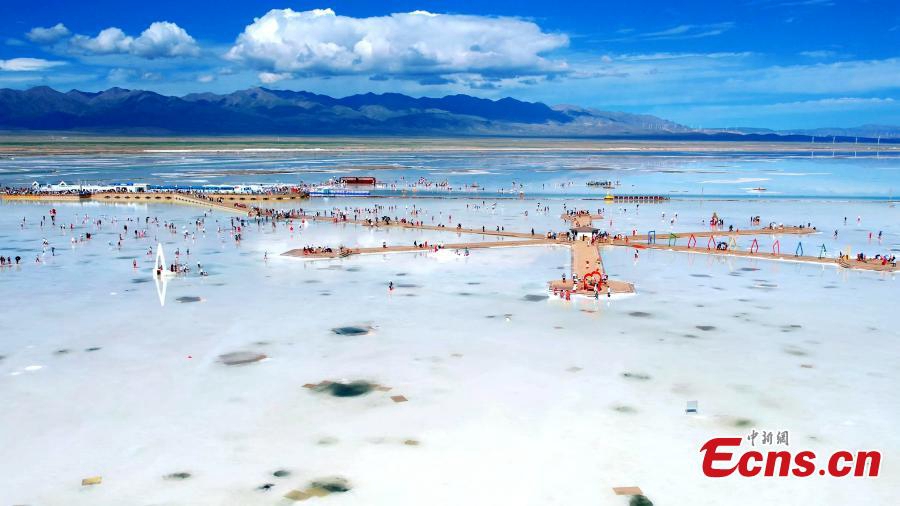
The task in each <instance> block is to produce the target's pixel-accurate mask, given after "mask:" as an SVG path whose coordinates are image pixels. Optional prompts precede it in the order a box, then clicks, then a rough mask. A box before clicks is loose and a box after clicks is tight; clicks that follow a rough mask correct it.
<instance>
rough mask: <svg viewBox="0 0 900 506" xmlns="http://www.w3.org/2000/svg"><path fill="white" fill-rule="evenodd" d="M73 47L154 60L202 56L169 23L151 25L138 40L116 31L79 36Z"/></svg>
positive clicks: (190, 40)
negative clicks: (91, 35)
mask: <svg viewBox="0 0 900 506" xmlns="http://www.w3.org/2000/svg"><path fill="white" fill-rule="evenodd" d="M69 46H70V47H71V48H72V49H73V50H74V51H76V52H80V53H87V54H131V55H135V56H141V57H144V58H151V59H152V58H171V57H176V56H196V55H198V54H199V53H200V49H199V47H198V46H197V42H196V41H195V40H194V38H193V37H191V36H190V35H189V34H188V33H187V32H186V31H185V30H184V29H183V28H181V27H180V26H178V25H176V24H175V23H169V22H168V21H157V22H155V23H153V24H151V25H150V26H149V27H148V28H147V29H146V30H144V31H143V32H142V33H141V35H140V36H138V37H136V38H135V37H131V36H129V35H126V34H125V32H123V31H122V30H121V29H119V28H116V27H110V28H107V29H105V30H101V31H100V33H98V34H97V36H96V37H89V36H87V35H75V36H73V37H72V38H71V39H70V40H69Z"/></svg>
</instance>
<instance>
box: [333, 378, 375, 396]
mask: <svg viewBox="0 0 900 506" xmlns="http://www.w3.org/2000/svg"><path fill="white" fill-rule="evenodd" d="M374 388H375V385H373V384H371V383H369V382H368V381H353V382H351V383H329V384H327V385H325V386H324V387H322V388H321V391H324V392H328V393H330V394H331V395H333V396H335V397H359V396H360V395H365V394H367V393H369V392H371V391H372V389H374Z"/></svg>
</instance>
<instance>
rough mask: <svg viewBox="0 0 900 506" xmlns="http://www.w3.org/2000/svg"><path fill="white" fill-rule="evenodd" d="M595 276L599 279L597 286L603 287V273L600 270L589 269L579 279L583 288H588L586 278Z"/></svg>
mask: <svg viewBox="0 0 900 506" xmlns="http://www.w3.org/2000/svg"><path fill="white" fill-rule="evenodd" d="M594 276H597V277H598V278H599V279H598V280H597V288H603V273H601V272H600V270H599V269H598V270H595V271H591V272H589V273H587V274H585V275H584V278H582V280H581V286H582V288H584V289H585V290H589V288H588V279H589V278H592V277H594Z"/></svg>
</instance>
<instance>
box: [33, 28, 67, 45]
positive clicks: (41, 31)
mask: <svg viewBox="0 0 900 506" xmlns="http://www.w3.org/2000/svg"><path fill="white" fill-rule="evenodd" d="M69 33H70V32H69V29H68V28H66V25H64V24H62V23H56V24H55V25H53V26H50V27H47V28H43V27H40V26H36V27H34V28H32V29H31V30H29V31H28V33H26V34H25V36H26V37H28V40H30V41H31V42H36V43H38V44H53V43H54V42H56V41H58V40H60V39H62V38H63V37H68V35H69Z"/></svg>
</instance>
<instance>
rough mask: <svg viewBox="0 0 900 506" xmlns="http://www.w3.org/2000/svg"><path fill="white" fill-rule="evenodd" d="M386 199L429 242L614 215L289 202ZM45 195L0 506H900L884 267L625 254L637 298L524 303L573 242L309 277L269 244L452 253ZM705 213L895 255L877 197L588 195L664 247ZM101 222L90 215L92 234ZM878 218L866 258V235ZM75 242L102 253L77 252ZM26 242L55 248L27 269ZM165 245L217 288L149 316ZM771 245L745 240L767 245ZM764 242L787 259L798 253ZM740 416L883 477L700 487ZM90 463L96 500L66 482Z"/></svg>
mask: <svg viewBox="0 0 900 506" xmlns="http://www.w3.org/2000/svg"><path fill="white" fill-rule="evenodd" d="M509 163H510V164H513V162H509ZM375 203H379V204H384V205H396V206H398V209H397V210H396V211H393V212H391V213H390V215H395V214H396V215H399V216H403V215H406V213H408V212H409V210H410V209H411V207H412V206H414V205H415V206H417V207H418V208H421V209H424V210H423V212H422V213H420V215H419V218H418V219H422V220H423V221H426V222H429V221H430V219H431V217H432V216H433V217H434V219H435V222H444V221H446V222H447V223H448V227H449V226H451V225H450V224H452V223H455V222H461V223H463V225H464V226H467V227H468V226H471V227H479V226H481V225H484V226H486V227H496V226H501V225H502V226H504V227H505V228H506V229H507V230H520V231H528V230H529V229H530V228H532V227H533V228H535V229H536V230H537V231H538V232H541V231H543V230H547V229H554V230H558V229H562V228H563V224H562V222H561V221H560V220H559V218H558V217H559V215H560V213H561V212H563V205H564V204H565V205H566V206H567V207H568V208H573V207H576V208H585V207H589V208H591V209H595V208H596V207H597V206H600V207H602V206H603V203H602V202H598V201H584V200H578V199H572V198H569V199H563V198H561V197H558V198H553V199H551V200H547V199H542V200H541V203H542V205H549V206H550V207H551V209H550V211H548V212H546V213H543V212H537V209H538V207H539V206H538V200H531V199H526V200H522V201H519V200H496V201H493V200H487V201H485V202H484V204H483V205H482V204H481V202H480V201H473V200H447V199H409V200H395V199H385V200H383V201H382V200H377V199H366V200H350V199H331V200H328V201H324V200H312V201H310V202H309V203H305V204H304V205H305V207H308V208H311V209H319V210H328V209H331V208H333V207H339V208H344V207H346V206H351V207H366V206H372V205H374V204H375ZM494 204H496V205H494ZM467 205H468V206H469V207H468V208H467V207H466V206H467ZM475 206H481V207H480V208H475ZM55 207H56V208H57V209H58V210H59V215H60V217H59V218H58V221H59V223H61V224H65V225H68V224H69V223H71V224H73V225H74V227H75V228H74V230H71V231H70V230H69V229H65V230H60V229H51V228H50V227H49V226H45V227H43V228H42V227H41V226H40V225H39V223H40V217H41V216H42V215H44V214H46V212H47V210H48V209H49V206H48V205H44V204H20V203H15V204H9V203H5V204H0V236H2V238H0V254H5V255H11V256H15V255H16V254H20V255H22V256H23V258H24V260H23V265H21V266H19V267H11V268H3V269H0V300H3V301H4V306H5V308H6V309H7V311H6V312H5V313H4V315H5V317H4V318H3V319H0V335H2V336H3V337H2V339H0V356H2V357H3V359H0V392H2V393H0V400H2V402H3V405H4V408H5V409H4V410H3V411H2V412H0V434H2V435H3V454H4V455H5V456H7V458H5V459H3V460H2V461H0V490H2V491H3V493H2V496H3V499H4V500H5V501H6V502H8V503H10V504H67V505H98V504H179V505H181V504H183V505H188V504H190V505H207V504H208V505H217V504H248V505H251V504H260V505H263V504H280V503H282V502H284V500H283V499H281V498H282V496H283V495H284V494H285V493H287V492H289V491H290V490H294V489H298V490H302V489H304V488H305V487H307V486H308V485H309V484H310V483H313V482H316V481H323V480H328V479H331V478H333V477H341V478H343V479H346V480H347V483H349V484H350V487H349V490H348V491H346V492H342V493H336V494H331V495H329V496H328V497H326V498H321V499H315V500H316V501H322V502H323V503H324V501H327V502H328V503H329V504H385V505H387V504H390V505H396V504H447V505H450V504H514V503H515V504H559V505H573V504H614V505H615V504H621V505H624V504H627V498H625V497H617V496H615V495H613V493H612V491H611V487H616V486H632V485H636V486H640V487H641V488H642V489H643V491H644V493H645V495H646V496H647V497H648V498H650V499H651V500H652V501H653V502H654V503H655V504H677V505H682V504H684V505H689V504H705V505H706V504H708V505H723V506H724V505H728V506H732V505H743V504H747V505H756V504H783V503H784V502H785V501H786V500H789V501H790V502H792V503H794V502H796V503H803V504H851V503H853V504H857V503H858V504H893V503H896V502H897V501H898V499H900V473H898V471H897V467H896V466H895V465H893V464H892V462H893V460H892V459H894V458H895V457H894V456H896V455H900V437H898V436H897V433H896V430H895V424H896V420H898V419H900V394H898V392H897V389H896V385H897V384H900V377H898V375H900V372H898V369H897V367H896V366H897V363H898V362H900V348H898V346H897V339H898V338H900V332H898V330H897V328H896V326H895V325H892V324H891V320H890V319H889V317H888V315H889V314H891V312H892V310H893V308H894V306H895V304H896V298H897V293H898V291H897V285H896V283H897V281H896V277H895V276H894V275H888V274H879V273H872V272H856V271H845V270H840V269H837V268H834V267H831V266H824V267H823V266H819V265H807V264H799V263H788V262H771V261H764V260H760V259H746V258H722V257H711V256H706V255H702V254H682V253H672V252H667V251H657V250H644V251H642V252H641V253H640V257H639V258H638V259H637V260H635V259H634V256H633V251H632V250H630V249H613V248H607V249H604V250H603V258H604V263H605V266H606V268H607V270H608V271H609V273H610V276H611V277H613V278H618V279H624V280H629V281H632V282H634V283H635V285H636V288H637V295H635V296H631V297H622V298H613V299H601V300H600V301H594V300H592V299H578V300H573V301H571V302H565V301H562V300H560V299H558V298H554V297H549V298H547V299H544V298H543V297H541V295H546V294H547V292H546V282H547V281H548V280H550V279H556V278H558V277H559V276H560V274H561V273H562V272H567V271H568V269H569V261H570V259H569V252H568V249H567V248H565V247H559V246H538V247H516V248H497V249H483V250H473V251H472V252H471V254H470V255H469V256H461V255H455V254H453V253H452V252H446V251H445V252H441V253H439V254H431V253H410V254H391V255H371V256H358V257H351V258H349V259H341V260H314V261H310V260H303V259H297V258H287V257H281V256H279V255H278V254H279V253H281V252H282V251H285V250H287V249H289V248H295V247H302V246H303V245H331V246H336V245H338V244H345V245H361V246H367V245H380V244H381V242H382V241H386V242H388V244H407V243H411V242H412V241H413V240H415V241H423V240H429V241H431V242H439V241H444V242H451V241H456V240H457V238H456V237H455V236H456V234H455V233H453V232H440V231H411V230H396V229H393V230H386V229H380V230H370V229H364V228H361V227H357V226H353V225H334V224H331V223H310V224H309V225H308V226H307V227H300V226H299V225H298V226H297V227H296V228H295V232H294V233H293V234H291V232H290V231H289V229H288V228H287V227H286V226H284V225H279V226H278V227H277V228H276V229H275V230H274V231H273V230H272V229H271V226H270V225H269V226H265V225H263V226H261V227H257V226H256V225H255V224H253V225H250V226H248V227H246V230H245V233H244V240H243V241H242V242H241V243H240V244H237V243H235V241H234V240H233V239H232V237H231V236H230V234H229V233H228V232H224V231H223V232H221V233H219V232H218V231H217V230H218V228H219V226H221V227H223V228H227V226H228V225H229V223H230V220H231V218H232V216H230V215H225V214H220V213H212V214H210V216H209V217H207V218H206V222H205V233H203V232H202V231H201V230H199V229H197V227H196V226H195V225H194V221H195V220H196V219H198V218H200V217H202V215H203V212H202V210H199V209H192V208H187V207H180V206H166V205H105V204H93V203H92V204H59V205H55ZM626 209H627V210H626ZM525 211H528V216H527V217H526V216H525V214H524V213H525ZM713 211H715V212H717V213H718V214H719V215H720V216H722V217H723V218H725V219H726V223H734V224H736V225H738V226H741V227H743V226H746V225H747V220H748V218H749V216H751V215H756V214H760V215H762V218H763V221H764V223H765V222H768V221H775V222H784V223H798V222H800V221H802V222H806V221H812V223H813V224H814V225H816V226H819V227H820V228H821V229H823V230H827V231H828V232H826V233H823V234H821V235H817V236H812V237H811V238H810V244H815V243H818V242H820V241H821V243H823V244H826V247H827V249H828V253H829V254H832V253H833V252H834V251H836V250H837V249H838V248H843V247H845V246H847V245H849V246H850V247H851V248H852V249H853V251H858V250H862V251H867V252H870V253H875V252H880V251H883V250H885V249H887V248H889V247H898V246H897V244H898V243H900V225H898V223H900V220H898V218H900V216H898V214H897V210H896V208H890V207H888V205H887V204H886V203H883V202H881V203H879V202H858V201H846V200H839V199H834V200H784V201H766V202H764V203H760V202H757V201H750V200H715V201H710V200H703V201H700V200H679V201H675V200H673V201H670V202H668V203H665V204H660V205H642V206H640V207H639V208H638V207H637V206H635V205H633V204H631V205H622V206H618V205H617V206H607V209H606V214H607V215H608V216H607V217H606V218H605V219H612V220H613V225H611V226H607V227H609V228H610V229H611V230H613V231H618V232H622V233H630V230H631V229H634V230H637V232H638V233H645V232H646V231H647V230H650V229H656V230H657V233H658V234H659V236H660V240H661V241H662V240H664V236H665V234H664V232H663V231H665V232H668V230H670V229H672V230H677V231H685V230H695V229H703V228H704V227H703V226H702V224H701V221H703V220H705V219H708V217H709V215H710V214H711V213H712V212H713ZM662 212H666V218H665V219H664V218H662V216H661V214H662ZM676 212H677V213H678V221H677V222H676V223H675V224H671V223H669V220H670V219H671V217H672V216H674V213H676ZM85 213H87V214H89V215H90V216H91V218H88V219H87V220H85V219H84V218H83V215H84V214H85ZM148 215H149V216H156V217H159V218H160V220H161V221H163V222H165V221H171V222H173V223H175V224H176V225H177V229H178V231H179V233H176V234H172V233H169V232H167V231H164V230H163V229H162V228H157V227H156V226H150V227H146V228H149V231H150V233H149V234H148V235H149V236H150V237H148V238H146V239H134V238H133V236H126V238H125V239H124V240H123V244H122V248H121V249H119V248H117V247H116V246H115V242H116V240H117V238H118V233H119V231H121V230H122V229H123V226H124V225H125V224H128V225H129V233H131V231H132V230H133V229H134V227H139V228H145V225H144V224H143V217H145V216H148ZM451 215H452V216H453V218H452V221H451V219H450V218H449V216H451ZM101 216H102V217H103V221H104V224H103V226H102V227H101V228H97V227H95V226H94V225H92V221H93V219H96V218H98V217H101ZM844 216H847V217H848V224H847V225H846V226H844V224H843V217H844ZM856 216H860V217H861V220H860V223H859V224H857V223H856ZM23 217H25V218H26V221H25V226H24V227H22V226H21V220H22V218H23ZM128 218H131V219H132V220H133V221H130V222H129V221H127V220H128ZM113 219H115V220H116V221H115V222H113ZM833 229H838V230H839V240H834V239H833V238H832V236H831V231H832V230H833ZM184 230H186V231H187V232H188V234H189V235H188V238H187V239H185V237H184V235H183V231H184ZM878 230H883V231H884V235H883V239H882V242H881V243H880V244H879V243H878V242H877V240H874V241H872V242H869V240H868V232H869V231H875V233H877V231H878ZM85 232H91V233H93V234H94V237H95V238H94V239H91V240H90V241H85V242H76V243H75V244H74V245H73V244H72V243H71V242H70V238H71V237H73V236H74V237H78V236H80V235H81V234H83V233H85ZM43 238H46V239H47V240H48V241H49V242H50V244H51V245H53V246H55V247H56V256H52V255H51V253H50V251H49V250H48V251H47V252H46V253H43V252H42V248H41V241H42V239H43ZM157 240H159V241H160V242H161V243H162V244H163V245H164V249H165V253H166V256H167V259H168V260H169V261H172V260H173V259H174V251H175V249H176V248H177V249H179V250H181V252H182V256H181V258H182V260H183V261H185V262H186V263H187V264H189V265H191V266H195V264H196V263H198V262H199V263H201V264H202V265H203V268H204V269H205V270H206V271H208V272H209V273H210V275H209V276H208V277H201V276H199V275H197V271H196V269H195V270H194V272H192V273H190V274H189V275H188V276H185V277H177V278H174V279H171V280H169V281H167V283H166V284H165V289H166V292H165V298H164V299H163V300H164V302H165V304H164V305H161V304H160V298H159V293H158V291H157V290H158V286H157V283H156V281H155V280H154V279H153V278H152V277H151V269H152V265H153V257H152V256H147V255H146V252H147V249H148V247H151V246H152V247H155V245H156V242H157ZM462 240H488V241H493V240H497V239H496V238H493V237H482V236H480V235H478V234H475V235H474V236H466V237H463V238H462ZM771 241H772V238H771V237H770V236H768V235H765V236H761V237H760V250H766V249H767V248H769V247H770V246H771ZM781 241H782V242H783V243H784V244H783V246H782V248H783V249H788V247H790V249H791V250H793V247H794V245H795V242H794V241H796V239H794V238H788V237H783V238H781ZM803 241H804V248H806V247H807V246H806V244H805V242H806V239H805V238H804V239H803ZM703 246H704V245H703V244H701V247H703ZM740 246H741V247H742V248H746V247H747V246H748V244H746V243H744V242H743V241H742V243H741V244H740ZM188 248H189V249H190V252H191V254H190V257H187V255H186V250H187V249H188ZM18 250H24V251H23V252H22V253H18V252H17V251H18ZM812 251H813V252H815V250H814V249H813V250H812ZM806 252H807V254H810V251H809V250H807V251H806ZM813 254H814V253H813ZM35 256H40V258H41V259H42V262H41V263H36V262H35V261H34V260H35ZM132 259H136V260H137V261H138V269H137V270H135V269H133V268H132ZM401 274H402V275H401ZM148 278H149V282H138V281H135V280H138V279H141V280H144V279H148ZM390 281H393V282H394V284H395V290H394V291H393V292H390V291H388V289H387V286H388V283H389V282H390ZM529 296H531V297H529ZM179 299H182V300H184V301H185V302H179ZM188 301H190V302H189V303H188ZM340 328H360V329H365V330H366V332H362V333H357V332H349V333H345V334H344V335H340V333H336V332H335V331H334V329H340ZM354 334H356V335H354ZM61 350H66V351H65V352H63V353H60V351H61ZM88 350H93V351H88ZM229 354H232V355H229ZM223 356H224V357H230V358H231V359H233V360H230V361H231V362H236V363H234V364H233V365H228V362H227V361H225V359H223V358H222V357H223ZM322 381H336V382H340V383H342V384H352V383H353V382H365V384H366V385H378V386H380V387H383V388H382V389H378V388H375V389H372V390H367V391H366V393H365V394H364V395H352V396H335V395H331V394H329V393H328V392H323V391H318V390H317V389H315V388H308V387H307V388H304V385H316V384H319V383H320V382H322ZM357 384H363V383H357ZM385 388H387V389H389V390H385ZM396 396H402V397H403V398H405V399H406V401H405V402H402V401H399V402H398V401H397V400H394V399H392V397H396ZM688 401H698V403H699V410H698V411H699V412H698V414H696V415H688V414H685V406H686V403H687V402H688ZM754 428H755V429H757V430H760V431H761V430H771V431H777V430H789V431H790V437H791V440H790V444H791V449H792V450H794V451H799V450H801V449H802V450H806V449H809V450H814V451H816V452H817V453H820V454H824V453H825V452H826V451H827V452H830V451H834V450H838V449H850V450H865V449H877V450H879V451H881V452H882V454H883V456H884V460H883V462H882V470H881V471H882V472H881V476H879V477H878V478H877V479H837V478H819V477H812V478H807V479H805V480H803V479H774V478H773V479H768V480H765V481H761V480H754V479H741V478H729V479H722V480H712V479H709V478H705V477H703V476H702V474H701V471H700V462H701V460H700V455H701V454H700V452H699V448H700V446H701V445H702V444H703V443H704V442H705V441H707V440H708V439H710V438H712V437H728V436H745V435H746V434H748V433H749V432H750V431H751V430H752V429H754ZM410 441H413V442H414V443H415V444H411V443H410ZM48 456H52V458H49V457H48ZM275 473H278V474H280V475H281V476H279V475H278V474H275ZM98 475H99V476H102V477H103V482H102V484H100V485H96V486H90V487H82V486H81V479H82V478H86V477H89V476H98ZM173 477H174V478H173ZM266 484H270V485H271V486H270V487H265V488H261V487H263V486H264V485H266ZM788 498H789V499H788Z"/></svg>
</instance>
